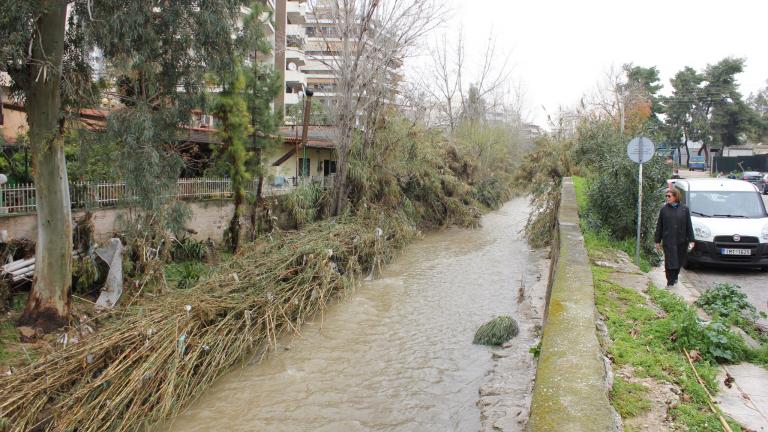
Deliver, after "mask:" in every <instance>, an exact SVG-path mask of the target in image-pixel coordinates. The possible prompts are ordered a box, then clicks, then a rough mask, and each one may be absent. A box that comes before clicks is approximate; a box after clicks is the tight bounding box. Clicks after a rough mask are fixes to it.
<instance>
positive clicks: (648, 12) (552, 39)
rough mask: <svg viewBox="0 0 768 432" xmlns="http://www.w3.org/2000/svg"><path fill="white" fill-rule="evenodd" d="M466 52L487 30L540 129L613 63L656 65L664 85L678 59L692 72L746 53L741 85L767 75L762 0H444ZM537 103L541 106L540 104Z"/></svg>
mask: <svg viewBox="0 0 768 432" xmlns="http://www.w3.org/2000/svg"><path fill="white" fill-rule="evenodd" d="M446 1H447V2H448V3H449V4H450V5H451V8H452V10H451V14H450V16H449V20H448V22H447V23H446V25H445V26H444V28H443V29H441V30H439V31H438V32H437V33H440V32H449V33H451V32H454V31H455V29H456V28H458V27H459V26H462V27H463V29H464V34H465V39H466V51H467V52H468V53H471V52H473V51H474V52H477V51H479V50H482V49H483V48H484V46H485V44H486V41H487V39H488V36H489V33H490V32H491V31H492V32H493V34H494V35H495V36H496V38H497V40H498V47H499V50H500V51H504V52H506V53H509V55H510V59H511V64H512V66H513V78H514V79H515V80H517V81H519V82H521V84H522V87H523V89H524V91H525V104H526V108H527V111H528V113H529V117H530V119H531V120H532V121H534V122H535V123H538V124H540V125H542V126H545V124H544V123H545V119H546V114H545V111H544V109H546V110H547V111H548V112H549V113H550V114H554V113H556V112H557V108H558V106H560V105H563V106H573V105H574V104H576V103H577V102H578V100H579V98H580V97H581V96H582V95H583V94H585V93H589V92H591V91H593V89H594V88H595V87H596V85H597V83H598V82H599V81H600V79H601V77H602V76H604V74H605V72H606V71H607V70H608V69H609V68H610V67H611V66H612V65H613V66H614V67H620V66H621V65H622V64H624V63H629V62H632V63H634V64H636V65H639V66H645V67H650V66H656V67H657V68H658V69H659V71H660V72H661V77H662V83H663V84H664V86H665V90H666V91H668V90H669V78H670V77H672V76H674V74H675V73H676V72H677V71H679V70H680V69H682V68H683V67H685V66H691V67H693V68H695V69H697V70H701V69H703V68H704V67H705V66H706V65H707V64H711V63H716V62H717V61H719V60H721V59H722V58H724V57H727V56H734V57H743V58H746V61H747V62H746V69H745V72H744V73H743V74H741V75H739V76H738V81H739V83H740V85H741V92H742V93H743V94H744V95H745V97H746V96H747V95H748V94H749V93H750V92H755V91H756V90H758V89H760V88H762V87H765V86H766V80H768V1H766V0H730V1H715V0H698V1H693V0H644V1H632V2H629V1H624V0H578V1H575V0H525V1H519V0H446ZM542 106H543V107H544V108H542Z"/></svg>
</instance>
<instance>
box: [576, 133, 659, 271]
mask: <svg viewBox="0 0 768 432" xmlns="http://www.w3.org/2000/svg"><path fill="white" fill-rule="evenodd" d="M639 133H640V132H638V134H639ZM629 139H630V136H629V135H627V134H622V133H620V132H619V130H618V129H617V128H616V127H615V125H614V124H612V123H611V122H609V121H606V120H595V119H585V120H583V121H582V122H581V123H580V124H579V126H578V128H577V130H576V136H575V141H576V144H575V146H574V148H573V158H574V160H575V161H576V163H577V164H578V165H579V166H581V167H583V169H582V171H581V175H583V176H584V179H585V180H584V182H583V183H582V184H581V185H582V186H583V188H582V193H584V196H585V198H586V199H585V200H583V202H582V204H584V205H583V206H582V210H581V218H582V221H583V224H582V225H583V226H584V227H585V228H588V229H589V231H591V232H593V233H595V234H596V235H597V236H598V237H600V239H601V241H603V242H605V241H607V242H608V243H610V244H611V246H614V247H616V248H617V249H622V250H625V252H628V253H629V254H630V255H631V256H632V255H634V249H635V241H636V237H637V210H638V207H637V201H638V199H637V198H638V196H637V195H638V171H639V166H638V164H637V163H635V162H633V161H631V160H629V158H628V157H627V150H626V149H627V142H628V141H629ZM670 171H671V169H670V167H669V166H667V165H666V164H665V163H664V160H663V159H662V158H661V157H654V158H653V159H651V160H650V161H649V162H646V163H645V164H643V202H642V218H641V235H640V239H641V249H642V253H643V258H644V259H645V260H646V261H647V262H648V263H649V264H650V265H656V264H658V263H659V256H658V254H657V253H656V252H655V250H654V245H653V233H654V230H655V228H656V218H657V217H658V215H659V209H660V208H661V206H662V205H663V204H664V199H663V196H662V195H661V194H660V193H659V190H660V189H661V188H663V187H665V186H666V179H667V178H669V176H670V174H671V172H670Z"/></svg>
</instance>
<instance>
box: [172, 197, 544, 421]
mask: <svg viewBox="0 0 768 432" xmlns="http://www.w3.org/2000/svg"><path fill="white" fill-rule="evenodd" d="M527 216H528V205H527V203H526V200H525V199H524V198H518V199H515V200H513V201H511V202H509V203H507V204H506V205H505V206H504V207H503V208H502V209H501V210H499V211H496V212H493V213H490V214H488V215H486V216H484V218H483V220H482V228H479V229H476V230H461V229H449V230H445V231H441V232H438V233H434V234H429V235H427V236H425V238H424V239H423V240H420V241H416V242H414V243H413V244H412V245H411V246H409V247H407V248H406V249H405V250H404V251H403V252H402V253H401V254H400V255H399V256H398V257H397V258H396V259H395V260H394V262H393V263H391V264H390V265H388V266H387V267H386V269H385V270H384V272H383V274H382V277H381V278H380V279H378V280H376V281H372V282H365V283H363V284H362V286H361V287H360V288H359V289H358V290H357V291H356V292H355V293H354V294H353V295H351V296H350V297H349V298H348V299H346V300H344V301H342V302H341V303H339V304H337V305H335V306H333V307H331V308H330V309H329V310H328V311H327V312H326V313H325V317H324V319H323V320H320V319H317V320H316V321H315V322H311V323H307V324H306V325H304V327H303V328H302V329H301V336H300V337H295V338H291V339H289V338H286V340H285V342H284V343H283V345H282V346H279V347H278V349H277V350H276V352H275V353H272V354H270V355H269V357H268V358H266V359H265V360H264V361H262V362H260V363H258V364H248V365H246V366H244V367H242V368H238V369H235V370H233V371H232V372H231V373H229V374H227V375H225V376H224V377H223V378H222V379H220V380H219V381H217V382H216V384H215V385H214V386H213V387H212V388H210V389H209V390H208V391H207V392H205V394H204V395H203V396H202V397H200V398H199V399H198V400H197V401H195V403H193V405H192V406H191V407H190V408H189V409H188V410H187V411H185V412H183V413H182V414H181V415H180V416H179V417H178V418H176V419H175V420H174V422H173V423H172V424H171V423H168V424H165V425H160V426H159V428H158V429H157V430H163V431H165V430H169V431H185V432H189V431H214V430H218V431H450V430H454V431H477V430H481V429H485V428H488V427H489V426H488V424H487V423H488V419H487V418H486V417H487V415H486V413H485V412H483V413H481V408H480V406H486V407H490V408H491V409H490V410H489V412H490V411H493V409H492V408H493V407H494V406H496V407H497V408H498V407H503V406H505V404H506V406H511V405H514V404H515V403H518V404H520V403H522V405H525V404H526V402H525V395H524V394H523V393H525V392H527V391H528V390H527V389H528V388H529V383H530V381H531V379H532V377H533V373H534V371H533V366H532V363H533V362H532V360H531V359H530V358H529V357H530V354H529V353H528V349H529V348H530V346H531V344H533V343H535V340H534V339H535V338H534V337H532V336H531V334H532V327H533V325H534V321H536V319H535V318H533V319H527V318H526V317H527V316H536V315H538V312H535V310H536V309H537V308H538V306H537V305H539V304H540V303H541V301H542V297H543V290H540V289H539V292H538V293H536V294H534V295H535V296H536V297H537V299H536V300H535V301H534V302H533V303H536V305H533V304H532V303H531V302H530V301H523V302H522V303H521V304H518V302H519V301H520V299H519V288H520V286H521V278H524V282H523V284H525V285H527V286H529V287H530V286H532V285H541V284H542V283H543V282H541V281H539V282H540V283H538V284H536V281H537V280H540V279H546V270H547V269H546V268H545V261H544V259H543V258H542V253H540V252H531V251H530V249H529V247H528V245H527V244H526V242H525V240H524V239H523V238H522V235H521V233H520V230H521V229H522V227H523V226H524V224H525V221H526V218H527ZM527 295H531V294H530V293H528V294H527ZM518 309H520V310H518ZM523 309H525V310H523ZM531 310H534V312H535V313H533V314H531ZM500 314H511V315H513V316H515V318H517V319H518V320H519V321H521V322H520V324H521V336H520V337H519V338H517V339H515V342H514V344H513V345H512V346H511V347H508V348H507V350H508V351H509V350H512V351H511V352H508V353H507V354H499V353H498V352H497V353H496V354H495V355H492V352H493V351H494V350H493V349H490V348H488V347H482V346H477V345H473V344H472V337H473V335H474V332H475V330H476V329H477V328H478V327H479V326H480V325H481V324H483V323H484V322H486V321H488V320H489V319H490V318H492V317H494V316H496V315H500ZM510 354H512V355H511V356H510ZM515 356H516V357H518V358H519V359H522V360H519V361H522V362H523V363H525V365H523V366H522V367H521V368H520V369H517V370H510V371H508V372H510V374H509V375H510V376H517V377H518V380H519V381H520V382H519V383H518V384H517V385H516V384H515V383H511V384H510V383H507V386H506V388H507V389H506V390H504V384H503V381H504V379H503V378H500V376H501V375H503V374H504V371H503V370H502V371H499V370H498V369H499V365H498V362H499V358H502V359H503V358H506V357H515ZM507 367H512V368H516V366H515V365H514V364H513V365H511V366H507ZM494 374H496V375H497V376H496V377H495V378H494ZM494 380H495V381H496V382H500V383H502V384H501V385H500V387H499V386H497V385H496V384H492V382H493V381H494ZM489 385H490V386H492V387H494V388H493V389H491V390H490V391H489V390H487V389H486V390H484V391H485V393H487V394H488V395H490V397H491V399H490V401H488V400H486V401H485V402H482V403H478V401H479V400H480V393H482V392H481V387H483V386H486V387H487V386H489ZM497 387H498V388H497ZM516 388H517V390H515V389H516ZM516 392H517V393H520V394H514V393H516ZM504 393H511V394H506V395H505V394H504ZM486 397H488V396H484V398H486ZM505 398H506V399H510V398H511V399H512V401H513V402H514V403H512V404H510V403H507V402H509V401H508V400H507V401H506V402H505ZM515 401H517V402H515ZM521 401H522V402H521ZM497 411H498V410H497ZM507 411H509V410H508V409H507ZM524 411H525V415H526V416H527V406H526V407H525V409H524ZM500 415H501V416H504V414H503V413H502V414H500ZM507 415H508V416H509V415H511V416H514V415H515V413H511V414H509V413H508V414H507ZM517 415H518V416H519V415H520V413H519V412H518V413H517Z"/></svg>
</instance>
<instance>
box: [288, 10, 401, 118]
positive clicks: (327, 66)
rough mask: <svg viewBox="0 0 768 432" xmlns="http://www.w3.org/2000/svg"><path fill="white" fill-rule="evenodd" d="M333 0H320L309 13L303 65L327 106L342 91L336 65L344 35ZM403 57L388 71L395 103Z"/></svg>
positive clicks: (392, 97)
mask: <svg viewBox="0 0 768 432" xmlns="http://www.w3.org/2000/svg"><path fill="white" fill-rule="evenodd" d="M331 5H332V3H331V1H330V0H317V1H316V2H315V4H314V7H313V9H312V10H310V11H308V12H307V14H306V20H307V22H306V24H305V25H304V27H305V34H306V44H305V57H306V64H305V66H304V68H303V72H304V75H305V76H306V80H307V88H308V89H310V90H312V91H313V92H314V97H315V98H317V99H318V100H319V101H320V102H321V103H322V104H323V105H325V106H329V105H330V103H331V101H332V100H333V98H334V97H335V96H336V93H337V91H338V80H337V77H336V75H335V73H334V65H335V64H336V63H335V62H336V60H337V58H338V56H339V55H340V51H341V38H340V37H339V35H338V28H337V25H336V21H335V19H334V16H335V15H334V13H333V10H332V6H331ZM401 67H402V62H401V61H400V60H394V61H391V62H390V65H389V67H388V68H387V70H386V71H385V77H384V79H385V81H386V82H385V84H386V86H387V88H388V89H389V90H390V95H391V97H390V101H391V102H393V103H394V101H395V97H396V96H397V88H398V86H399V84H400V82H401V81H402V79H403V76H402V75H401V74H400V72H399V70H400V68H401Z"/></svg>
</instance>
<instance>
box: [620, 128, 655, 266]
mask: <svg viewBox="0 0 768 432" xmlns="http://www.w3.org/2000/svg"><path fill="white" fill-rule="evenodd" d="M655 153H656V146H655V145H654V144H653V141H651V140H650V139H648V138H646V137H643V136H640V137H635V138H632V140H631V141H630V142H629V144H627V156H628V157H629V159H630V160H632V161H633V162H635V163H637V164H639V165H640V169H639V170H638V177H637V184H638V190H637V237H636V239H635V264H637V265H638V266H639V265H640V225H641V221H642V215H643V164H644V163H646V162H648V161H649V160H651V158H652V157H653V155H654V154H655Z"/></svg>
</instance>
